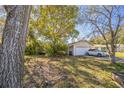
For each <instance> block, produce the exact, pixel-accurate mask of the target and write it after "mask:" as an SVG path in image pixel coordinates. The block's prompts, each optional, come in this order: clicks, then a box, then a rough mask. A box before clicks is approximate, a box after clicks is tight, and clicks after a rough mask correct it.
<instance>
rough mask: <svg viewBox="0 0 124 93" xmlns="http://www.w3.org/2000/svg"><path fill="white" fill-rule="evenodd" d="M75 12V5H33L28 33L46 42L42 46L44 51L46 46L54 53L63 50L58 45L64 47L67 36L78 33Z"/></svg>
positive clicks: (71, 36) (70, 36) (76, 10)
mask: <svg viewBox="0 0 124 93" xmlns="http://www.w3.org/2000/svg"><path fill="white" fill-rule="evenodd" d="M77 13H78V8H77V7H76V6H35V7H34V8H33V9H32V14H31V19H30V33H32V35H33V37H34V39H37V40H40V41H41V42H44V43H46V44H45V45H44V46H42V47H43V49H44V51H45V52H46V53H48V50H47V48H48V49H49V51H50V49H51V53H52V54H53V55H54V54H56V53H58V52H57V51H61V50H63V49H62V48H59V47H62V46H63V47H64V48H66V47H65V46H66V42H67V40H68V39H69V38H74V37H76V36H77V35H78V31H76V30H75V24H76V17H77ZM30 35H31V34H30ZM59 44H60V45H62V46H60V45H59ZM42 47H41V48H42ZM45 48H46V49H45ZM65 50H66V49H65ZM65 50H64V51H65ZM63 53H64V52H63Z"/></svg>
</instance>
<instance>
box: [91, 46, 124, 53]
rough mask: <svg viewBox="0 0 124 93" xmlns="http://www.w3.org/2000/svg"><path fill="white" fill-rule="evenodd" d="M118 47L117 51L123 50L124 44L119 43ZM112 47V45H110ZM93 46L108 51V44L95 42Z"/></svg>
mask: <svg viewBox="0 0 124 93" xmlns="http://www.w3.org/2000/svg"><path fill="white" fill-rule="evenodd" d="M116 46H117V49H116V52H121V51H124V44H117V45H116ZM109 47H110V45H109ZM93 48H96V49H99V50H102V51H106V50H107V49H106V45H100V44H95V45H94V46H93Z"/></svg>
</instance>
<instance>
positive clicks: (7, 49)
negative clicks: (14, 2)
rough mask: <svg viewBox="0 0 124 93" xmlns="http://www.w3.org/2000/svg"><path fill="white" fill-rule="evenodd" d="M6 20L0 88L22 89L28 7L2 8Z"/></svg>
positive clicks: (0, 63) (0, 69)
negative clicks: (4, 11)
mask: <svg viewBox="0 0 124 93" xmlns="http://www.w3.org/2000/svg"><path fill="white" fill-rule="evenodd" d="M4 8H5V10H6V12H7V19H6V24H5V28H4V31H3V37H2V54H1V59H0V86H1V87H6V88H7V87H8V88H16V87H22V86H21V83H22V78H23V67H24V65H23V62H24V50H25V40H26V33H27V26H28V19H29V15H30V9H31V7H30V6H23V5H21V6H4Z"/></svg>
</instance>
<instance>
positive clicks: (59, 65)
mask: <svg viewBox="0 0 124 93" xmlns="http://www.w3.org/2000/svg"><path fill="white" fill-rule="evenodd" d="M44 58H47V57H41V56H38V57H31V58H30V57H29V58H27V59H26V63H25V77H24V85H25V86H24V87H61V88H64V87H65V88H71V87H73V88H74V87H97V86H99V87H115V85H114V84H113V83H110V81H107V80H100V79H99V78H98V77H97V76H95V75H94V73H92V72H91V71H93V72H96V73H97V71H99V70H101V71H106V72H112V71H115V70H122V68H124V66H122V64H117V65H109V64H108V62H106V61H101V60H98V59H97V60H96V59H95V58H92V57H91V58H87V57H60V58H59V57H58V58H47V60H44V61H43V60H39V59H44ZM34 59H36V60H34ZM86 85H87V86H86Z"/></svg>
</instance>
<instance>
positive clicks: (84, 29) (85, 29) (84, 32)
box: [75, 6, 124, 39]
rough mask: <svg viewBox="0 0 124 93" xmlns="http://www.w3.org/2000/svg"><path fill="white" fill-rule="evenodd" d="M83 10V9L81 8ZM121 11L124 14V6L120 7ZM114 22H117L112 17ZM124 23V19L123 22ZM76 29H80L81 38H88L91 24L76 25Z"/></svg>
mask: <svg viewBox="0 0 124 93" xmlns="http://www.w3.org/2000/svg"><path fill="white" fill-rule="evenodd" d="M82 7H85V6H82ZM80 11H81V10H80ZM120 13H121V14H124V6H121V8H120ZM112 20H113V22H116V20H115V18H112ZM122 24H123V25H124V21H123V22H122ZM75 29H76V30H78V31H79V33H80V34H79V38H83V37H86V39H87V38H88V36H87V35H89V34H90V33H91V29H90V26H88V25H80V24H78V25H76V26H75Z"/></svg>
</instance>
